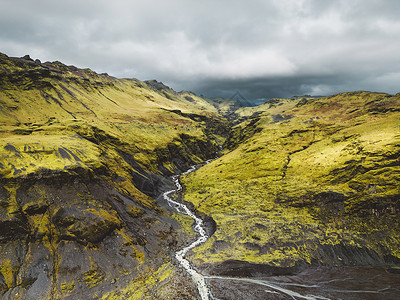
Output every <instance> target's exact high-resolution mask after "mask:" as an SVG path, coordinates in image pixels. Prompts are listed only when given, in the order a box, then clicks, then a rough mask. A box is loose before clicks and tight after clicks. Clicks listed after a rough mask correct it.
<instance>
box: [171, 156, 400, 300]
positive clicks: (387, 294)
mask: <svg viewBox="0 0 400 300" xmlns="http://www.w3.org/2000/svg"><path fill="white" fill-rule="evenodd" d="M208 162H210V161H207V162H206V163H208ZM197 168H198V166H192V167H191V168H190V169H189V170H187V171H186V172H184V173H182V175H186V174H189V173H191V172H193V171H195V170H196V169H197ZM179 178H180V176H179V175H175V176H173V177H172V179H173V181H174V183H175V185H176V189H173V190H170V191H167V192H165V193H164V194H163V197H164V199H165V200H166V201H167V202H168V204H169V205H170V206H171V207H173V208H174V209H176V211H177V212H179V213H182V214H185V215H188V216H190V217H191V218H192V219H193V220H194V221H195V226H194V230H195V232H196V233H197V236H198V238H197V239H196V240H195V241H194V242H192V243H191V244H190V245H189V246H187V247H185V248H183V249H182V250H179V251H178V252H176V254H175V257H176V259H177V260H178V261H179V263H180V264H181V265H182V267H183V268H184V269H185V270H186V271H187V272H188V273H189V275H190V276H191V277H192V280H193V282H194V283H195V284H196V286H197V289H198V292H199V294H200V297H201V300H210V299H212V300H218V298H216V297H215V296H217V295H218V294H221V293H222V294H225V293H227V292H229V291H230V290H232V289H233V291H234V290H235V289H237V288H238V287H237V286H236V287H235V285H232V284H230V283H234V282H243V283H246V284H250V285H252V287H251V288H250V290H247V294H246V298H248V299H254V297H250V295H253V296H254V293H258V292H257V291H256V290H258V288H256V287H257V286H258V287H260V286H262V287H265V288H267V290H265V289H264V291H261V293H260V294H257V295H255V297H256V299H259V297H263V296H262V293H263V292H264V293H269V296H267V297H266V298H265V295H264V297H263V298H264V299H282V298H281V297H282V296H283V297H289V298H290V299H296V300H297V299H305V300H329V299H363V300H365V299H368V300H369V299H371V300H372V299H373V300H375V299H400V298H398V297H399V295H400V290H399V288H398V286H399V285H398V283H399V275H396V274H390V273H388V272H387V271H385V269H382V268H374V267H369V268H362V267H351V266H348V267H341V268H339V267H338V268H328V267H326V268H324V267H319V268H310V269H309V270H307V271H304V272H302V273H300V274H298V275H289V276H278V277H270V278H240V277H228V276H203V275H202V274H200V273H199V272H197V271H196V270H195V269H194V268H193V267H192V266H191V264H190V262H189V261H188V260H187V259H185V255H186V254H187V252H188V251H189V250H191V249H193V248H195V247H197V246H199V245H201V244H203V243H205V242H206V241H207V239H208V238H209V236H208V235H207V232H206V230H205V225H204V223H203V220H201V219H200V218H198V217H197V216H196V215H195V214H194V213H193V212H192V211H191V210H190V209H189V208H188V207H187V206H186V205H185V204H183V203H179V202H176V201H175V200H173V199H172V197H171V195H172V194H175V193H177V192H179V191H181V190H182V185H181V184H180V182H179ZM206 279H207V281H208V283H209V284H210V286H212V287H213V291H214V292H215V293H216V295H215V296H213V295H212V293H211V290H210V288H209V286H207V284H206ZM270 279H272V281H270ZM216 280H217V281H220V282H221V284H219V285H216ZM285 281H287V282H285ZM239 289H240V287H239ZM273 294H276V296H277V297H275V296H274V295H273ZM231 295H232V294H231ZM224 298H225V297H224ZM232 299H233V298H232ZM235 299H245V298H243V295H242V296H241V297H240V296H239V298H237V297H236V298H235Z"/></svg>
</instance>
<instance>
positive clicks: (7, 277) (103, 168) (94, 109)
mask: <svg viewBox="0 0 400 300" xmlns="http://www.w3.org/2000/svg"><path fill="white" fill-rule="evenodd" d="M227 133H228V131H227V128H226V122H225V121H224V119H223V118H221V117H219V115H218V114H217V111H216V109H215V108H214V107H213V106H212V105H210V104H209V103H208V102H207V101H205V100H204V99H203V98H201V97H198V96H196V95H194V94H191V93H188V92H181V93H177V92H175V91H173V90H172V89H170V88H168V87H166V86H165V85H163V84H161V83H159V82H156V81H149V82H141V81H139V80H136V79H116V78H113V77H110V76H108V75H107V74H97V73H95V72H93V71H91V70H89V69H78V68H76V67H73V66H66V65H64V64H62V63H60V62H53V63H49V62H47V63H43V64H42V63H40V62H38V61H33V60H31V59H30V58H29V57H24V58H22V59H20V58H9V57H7V56H6V55H4V54H0V293H1V295H2V296H0V298H2V299H17V298H20V299H50V298H51V299H61V298H66V297H72V299H91V298H96V297H97V298H101V297H103V296H105V295H108V296H107V297H109V299H111V298H112V296H113V297H116V298H117V299H118V298H120V297H122V296H121V295H122V294H121V293H123V294H124V295H125V296H126V297H127V295H128V296H129V295H130V296H131V297H134V295H143V296H146V295H147V296H149V297H151V296H150V295H152V293H153V290H152V287H154V291H158V290H159V288H158V284H159V283H160V282H163V286H165V287H164V289H166V288H167V287H170V285H173V284H174V281H173V280H175V281H176V280H184V278H183V279H182V276H183V275H182V274H181V273H179V272H178V271H177V270H176V269H175V267H174V266H173V265H171V264H170V262H171V257H170V255H171V253H173V252H172V251H173V249H175V248H176V247H177V246H178V245H179V244H180V243H181V239H180V238H179V233H178V231H177V230H178V229H179V224H178V223H177V222H176V221H175V220H174V216H173V213H172V212H168V211H165V210H164V209H163V208H162V207H161V206H160V205H159V204H158V203H157V202H156V201H155V199H156V196H158V195H159V194H160V192H161V191H162V190H163V189H166V188H168V186H169V185H171V183H170V182H168V181H167V180H166V179H164V178H165V177H166V176H167V175H170V174H171V173H173V172H177V171H179V170H185V169H186V168H187V167H188V166H189V165H192V164H194V163H198V162H201V161H204V160H205V159H208V158H211V157H213V156H214V155H215V152H216V151H217V149H218V145H219V144H220V143H223V141H224V139H225V137H226V135H227ZM160 268H161V269H160ZM176 272H178V274H177V275H176V276H177V277H174V278H170V277H169V276H167V275H168V274H171V273H176ZM166 274H167V275H166ZM150 279H151V282H148V280H150ZM130 282H134V284H133V285H132V284H130ZM191 284H192V283H191V281H190V280H189V281H187V283H185V281H184V282H183V286H187V289H188V290H187V291H186V292H183V291H180V290H179V289H176V290H174V289H171V295H172V296H173V295H174V293H177V295H176V296H175V298H180V296H179V295H180V294H185V293H186V297H192V296H193V293H194V291H195V290H194V289H192V286H191ZM129 286H131V290H130V291H127V290H126V289H127V287H129ZM161 290H162V289H161Z"/></svg>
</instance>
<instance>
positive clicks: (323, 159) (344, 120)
mask: <svg viewBox="0 0 400 300" xmlns="http://www.w3.org/2000/svg"><path fill="white" fill-rule="evenodd" d="M247 110H248V109H247ZM251 110H256V111H255V114H253V115H252V116H251V117H250V118H249V119H248V120H246V121H245V122H243V123H241V124H239V125H237V126H236V127H235V128H234V130H233V134H232V135H231V137H230V139H228V141H227V147H228V148H229V149H227V150H226V151H225V155H223V156H222V157H221V158H220V159H218V160H215V161H213V162H212V163H210V164H209V165H207V166H205V167H203V168H201V169H200V170H199V171H197V172H195V173H193V174H190V175H189V176H187V177H186V178H185V179H184V184H185V185H186V188H187V190H186V194H185V199H186V200H187V201H190V202H192V203H194V204H195V207H196V208H197V209H198V210H200V211H202V212H204V213H206V214H209V215H210V216H212V217H213V218H214V219H215V221H216V223H217V231H216V233H215V234H214V235H213V237H212V238H211V239H209V240H208V242H207V243H206V244H204V245H203V246H201V247H199V248H197V249H196V250H195V255H194V257H193V259H194V260H195V261H196V262H197V263H198V264H200V265H202V266H203V268H206V270H207V272H210V273H215V274H223V273H224V272H232V270H235V267H233V265H232V263H231V264H230V265H229V268H227V267H226V268H224V262H227V261H231V260H237V261H238V263H237V267H236V270H237V272H238V274H240V272H241V269H240V268H239V267H238V266H240V265H242V266H243V262H255V263H259V264H266V265H270V266H279V267H287V268H293V267H299V266H305V265H327V266H337V265H385V264H389V265H390V264H391V263H393V262H397V263H398V262H399V259H400V252H399V249H400V223H399V209H400V202H399V199H400V190H399V186H400V182H399V179H400V176H399V175H400V161H399V159H400V147H399V145H400V94H397V95H395V96H392V95H387V94H381V93H370V92H354V93H344V94H338V95H334V96H330V97H325V98H319V99H312V98H296V99H291V100H288V99H281V100H279V99H275V100H273V101H271V102H267V103H266V104H265V105H263V106H261V107H258V108H251ZM240 113H243V110H242V112H241V111H240V110H239V111H238V114H240ZM221 263H222V264H221ZM229 270H230V271H229ZM288 270H289V269H288ZM292 270H296V268H295V269H292ZM297 270H298V268H297Z"/></svg>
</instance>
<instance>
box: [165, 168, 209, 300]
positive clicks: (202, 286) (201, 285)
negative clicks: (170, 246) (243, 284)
mask: <svg viewBox="0 0 400 300" xmlns="http://www.w3.org/2000/svg"><path fill="white" fill-rule="evenodd" d="M208 162H209V161H207V162H206V163H208ZM197 167H198V166H192V167H191V168H190V169H189V170H187V171H186V172H184V173H183V174H182V175H186V174H189V173H191V172H193V171H195V170H196V169H197ZM179 177H180V175H175V176H173V178H172V179H173V180H174V182H175V185H176V189H174V190H170V191H167V192H165V193H164V194H163V196H164V199H165V200H166V201H167V202H168V204H169V205H170V206H171V207H173V208H175V209H176V210H177V211H178V212H179V213H182V214H186V215H188V216H190V217H191V218H193V220H194V221H195V223H196V225H195V226H194V230H195V231H196V233H197V234H198V236H199V237H198V239H197V240H195V241H194V242H193V243H191V244H190V245H189V246H187V247H185V248H183V249H182V250H180V251H178V252H176V254H175V257H176V259H177V260H178V261H179V263H180V264H181V265H182V267H183V268H185V270H186V271H187V272H188V273H189V274H190V276H191V277H192V279H193V281H194V283H195V284H196V286H197V289H198V291H199V294H200V297H201V299H202V300H208V299H209V296H210V291H209V289H208V287H207V285H206V283H205V280H204V277H203V275H201V274H200V273H199V272H197V271H196V270H195V269H194V268H193V267H192V266H191V265H190V263H189V261H188V260H187V259H185V255H186V253H187V252H188V251H189V250H191V249H193V248H195V247H197V246H199V245H201V244H203V243H205V242H206V241H207V239H208V235H207V233H206V230H205V228H204V223H203V220H202V219H200V218H198V217H196V215H195V214H194V213H193V212H192V211H191V210H190V209H189V208H188V207H187V206H186V205H185V204H183V203H179V202H176V201H174V200H173V199H172V198H171V195H172V194H174V193H177V192H179V191H181V190H182V186H181V184H180V183H179Z"/></svg>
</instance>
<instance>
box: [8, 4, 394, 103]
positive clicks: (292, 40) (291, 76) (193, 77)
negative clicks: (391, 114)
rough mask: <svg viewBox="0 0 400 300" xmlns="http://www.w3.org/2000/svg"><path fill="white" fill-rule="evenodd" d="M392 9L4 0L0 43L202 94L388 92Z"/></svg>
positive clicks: (44, 57)
mask: <svg viewBox="0 0 400 300" xmlns="http://www.w3.org/2000/svg"><path fill="white" fill-rule="evenodd" d="M3 2H4V1H3ZM399 14H400V1H397V0H395V1H388V0H386V1H385V0H380V1H377V0H376V1H374V0H347V1H341V0H331V1H320V0H270V1H267V0H249V1H227V0H219V1H215V0H202V1H198V0H196V1H194V0H192V1H188V0H169V1H167V0H158V1H132V0H114V1H109V0H108V1H105V0H96V1H94V0H91V1H87V0H86V1H76V0H72V1H54V0H40V1H28V0H13V1H7V3H2V9H1V10H0V26H1V27H0V28H2V30H1V31H0V45H1V48H0V51H1V52H5V53H6V54H8V55H13V56H22V55H24V54H31V56H33V57H35V58H36V57H37V58H40V59H42V60H61V61H63V62H65V63H68V64H74V65H78V66H80V67H91V68H93V69H94V70H96V71H98V72H108V73H110V74H113V75H115V76H118V77H137V78H139V79H150V78H156V79H158V80H162V81H164V82H165V83H167V84H170V85H171V86H172V87H174V88H176V89H191V90H194V91H196V92H199V93H203V94H206V95H209V96H221V95H223V96H227V95H229V94H232V93H233V92H234V91H236V90H240V91H241V92H242V93H243V94H246V96H247V97H248V98H250V99H255V98H264V97H274V96H291V95H300V94H329V93H335V92H341V91H347V90H359V89H364V90H379V91H386V92H390V93H395V92H398V91H399V90H400V88H399V85H398V82H400V81H399V80H400V55H399V53H400V39H399V38H398V37H399V36H400V18H399Z"/></svg>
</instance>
